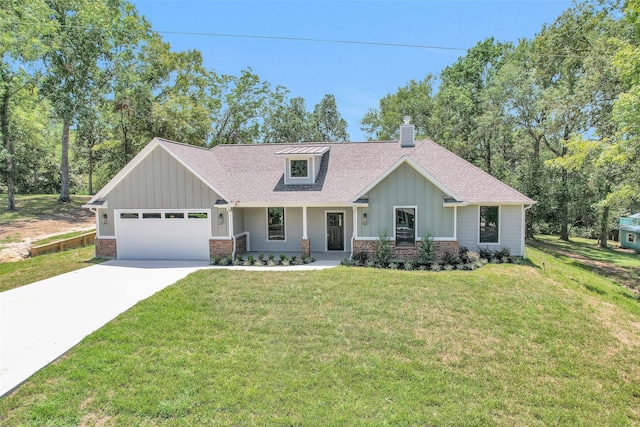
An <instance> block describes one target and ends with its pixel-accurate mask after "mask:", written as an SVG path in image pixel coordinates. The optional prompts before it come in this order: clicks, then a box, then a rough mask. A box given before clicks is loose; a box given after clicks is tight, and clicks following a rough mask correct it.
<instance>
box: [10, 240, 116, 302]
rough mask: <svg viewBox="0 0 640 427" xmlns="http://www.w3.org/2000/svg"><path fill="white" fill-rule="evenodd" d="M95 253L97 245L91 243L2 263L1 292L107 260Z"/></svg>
mask: <svg viewBox="0 0 640 427" xmlns="http://www.w3.org/2000/svg"><path fill="white" fill-rule="evenodd" d="M94 253H95V246H94V245H91V246H86V247H84V248H77V249H69V250H66V251H64V252H57V253H53V254H47V255H41V256H37V257H34V258H29V259H26V260H24V261H17V262H4V263H0V292H2V291H6V290H9V289H13V288H17V287H20V286H23V285H28V284H29V283H33V282H37V281H38V280H43V279H47V278H49V277H53V276H57V275H59V274H62V273H67V272H69V271H73V270H78V269H80V268H84V267H87V266H89V265H92V264H98V263H101V262H104V261H105V260H104V259H99V258H94V257H93V255H94Z"/></svg>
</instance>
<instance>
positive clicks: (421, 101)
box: [360, 74, 434, 141]
mask: <svg viewBox="0 0 640 427" xmlns="http://www.w3.org/2000/svg"><path fill="white" fill-rule="evenodd" d="M433 79H434V77H433V75H431V74H428V75H427V76H426V77H425V78H424V79H423V80H420V81H415V80H411V81H409V83H407V84H406V85H405V86H403V87H399V88H398V91H397V92H396V93H394V94H387V95H386V96H385V97H384V98H382V99H381V100H380V104H379V107H378V109H377V110H376V109H370V110H369V111H368V112H367V113H366V114H365V115H364V117H363V118H362V120H361V121H360V129H361V130H362V131H363V132H364V133H365V134H366V135H367V137H368V138H369V140H373V139H375V140H378V141H386V140H392V139H397V138H398V137H399V129H400V124H401V123H402V118H403V117H404V116H410V117H411V121H412V123H413V125H414V126H415V132H416V135H417V136H418V137H419V138H420V137H422V138H424V137H433V131H432V128H431V114H432V110H433V98H432V91H433Z"/></svg>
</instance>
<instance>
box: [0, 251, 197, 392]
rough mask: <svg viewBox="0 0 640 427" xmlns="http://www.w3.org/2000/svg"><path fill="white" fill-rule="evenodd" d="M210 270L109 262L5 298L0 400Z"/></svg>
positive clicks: (0, 315)
mask: <svg viewBox="0 0 640 427" xmlns="http://www.w3.org/2000/svg"><path fill="white" fill-rule="evenodd" d="M208 265H209V263H208V262H206V261H205V262H193V261H108V262H105V263H103V264H98V265H94V266H91V267H87V268H83V269H81V270H77V271H73V272H71V273H66V274H62V275H60V276H57V277H52V278H50V279H46V280H42V281H40V282H36V283H33V284H31V285H27V286H22V287H20V288H17V289H12V290H9V291H5V292H2V293H0V396H3V395H5V394H7V393H8V392H10V391H11V390H13V389H14V388H15V387H17V386H18V385H20V384H21V383H22V382H24V381H25V380H26V379H27V378H29V377H30V376H31V375H32V374H34V373H35V372H36V371H38V370H39V369H40V368H42V367H44V366H46V365H47V364H49V363H50V362H52V361H53V360H55V359H57V358H58V357H60V356H61V355H62V354H64V353H65V352H66V351H67V350H69V349H70V348H71V347H73V346H74V345H76V344H77V343H79V342H80V341H81V340H82V339H83V338H84V337H86V336H87V335H89V334H90V333H92V332H93V331H95V330H96V329H98V328H100V327H102V326H103V325H104V324H105V323H107V322H109V321H110V320H111V319H113V318H115V317H116V316H117V315H118V314H120V313H122V312H124V311H126V310H128V309H129V308H130V307H132V306H133V305H135V304H136V303H137V302H138V301H141V300H143V299H145V298H148V297H149V296H151V295H153V294H155V293H156V292H158V291H159V290H161V289H163V288H165V287H167V286H168V285H171V284H172V283H175V282H176V281H178V280H179V279H181V278H183V277H185V276H186V275H188V274H189V273H191V272H193V271H196V270H199V269H201V268H204V267H207V266H208Z"/></svg>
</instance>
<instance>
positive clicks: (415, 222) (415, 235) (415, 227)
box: [392, 206, 435, 246]
mask: <svg viewBox="0 0 640 427" xmlns="http://www.w3.org/2000/svg"><path fill="white" fill-rule="evenodd" d="M398 209H414V212H415V215H414V218H413V243H414V244H415V243H416V242H417V241H418V224H419V222H418V206H394V207H393V215H392V220H393V236H392V237H393V239H392V240H393V241H394V242H396V246H397V243H398V242H397V241H396V219H397V218H396V211H397V210H398ZM434 240H435V239H434Z"/></svg>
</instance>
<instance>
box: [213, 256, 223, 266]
mask: <svg viewBox="0 0 640 427" xmlns="http://www.w3.org/2000/svg"><path fill="white" fill-rule="evenodd" d="M220 259H221V257H220V256H218V255H216V256H214V257H213V265H218V264H220Z"/></svg>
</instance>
